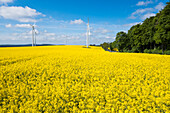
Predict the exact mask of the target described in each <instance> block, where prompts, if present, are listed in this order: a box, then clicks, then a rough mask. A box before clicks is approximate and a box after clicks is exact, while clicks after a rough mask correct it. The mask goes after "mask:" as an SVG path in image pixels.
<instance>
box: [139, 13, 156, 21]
mask: <svg viewBox="0 0 170 113" xmlns="http://www.w3.org/2000/svg"><path fill="white" fill-rule="evenodd" d="M155 15H156V14H154V13H147V14H145V15H143V16H142V17H141V19H142V20H145V19H146V18H149V17H152V16H155Z"/></svg>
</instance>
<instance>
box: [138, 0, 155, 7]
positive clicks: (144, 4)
mask: <svg viewBox="0 0 170 113" xmlns="http://www.w3.org/2000/svg"><path fill="white" fill-rule="evenodd" d="M152 3H153V1H152V0H149V1H148V0H147V1H146V2H144V1H139V2H138V3H137V4H136V5H137V6H147V5H148V4H152Z"/></svg>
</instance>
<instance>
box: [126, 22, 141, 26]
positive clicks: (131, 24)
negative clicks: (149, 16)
mask: <svg viewBox="0 0 170 113" xmlns="http://www.w3.org/2000/svg"><path fill="white" fill-rule="evenodd" d="M140 23H141V22H135V23H130V24H124V25H123V26H133V25H137V24H140Z"/></svg>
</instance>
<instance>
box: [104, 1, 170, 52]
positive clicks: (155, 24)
mask: <svg viewBox="0 0 170 113" xmlns="http://www.w3.org/2000/svg"><path fill="white" fill-rule="evenodd" d="M101 46H102V47H103V48H104V49H105V50H108V48H110V49H111V50H113V49H114V48H118V50H119V52H134V53H154V54H169V55H170V2H167V5H166V6H165V8H164V9H162V10H161V11H159V13H157V14H156V16H153V17H150V18H147V19H145V20H144V21H143V23H140V24H137V25H134V26H132V27H131V28H130V30H128V33H125V32H122V31H121V32H118V33H117V35H116V39H115V41H114V42H112V43H106V42H105V43H103V44H101Z"/></svg>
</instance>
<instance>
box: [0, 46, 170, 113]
mask: <svg viewBox="0 0 170 113" xmlns="http://www.w3.org/2000/svg"><path fill="white" fill-rule="evenodd" d="M24 111H25V112H32V113H35V112H86V113H91V112H102V113H110V112H120V113H121V112H125V113H128V112H130V113H131V112H132V113H133V112H140V113H141V112H166V113H168V112H170V56H168V55H153V54H152V55H151V54H140V53H139V54H136V53H110V52H106V51H104V50H103V49H102V48H101V47H91V48H89V49H87V48H83V47H82V46H50V47H33V48H32V47H18V48H0V112H1V113H5V112H24Z"/></svg>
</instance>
